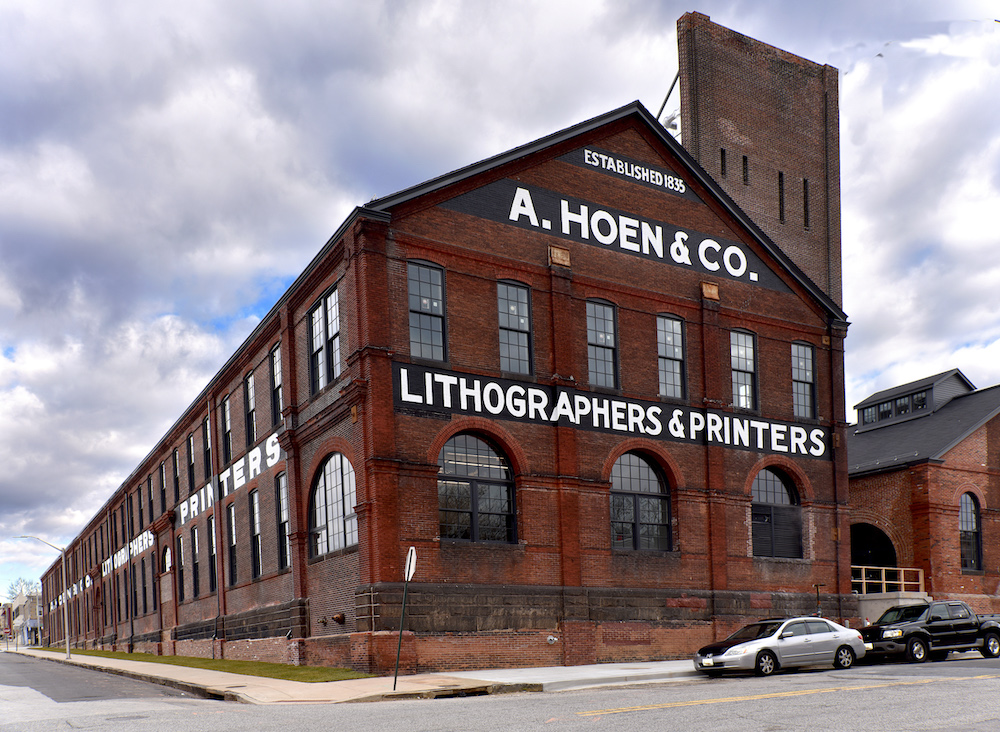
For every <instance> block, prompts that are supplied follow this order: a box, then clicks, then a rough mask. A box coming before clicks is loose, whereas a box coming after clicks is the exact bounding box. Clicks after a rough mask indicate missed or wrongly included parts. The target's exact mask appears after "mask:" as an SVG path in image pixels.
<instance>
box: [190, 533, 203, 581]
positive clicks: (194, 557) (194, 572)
mask: <svg viewBox="0 0 1000 732" xmlns="http://www.w3.org/2000/svg"><path fill="white" fill-rule="evenodd" d="M198 550H199V546H198V527H197V526H192V527H191V596H192V597H198V595H199V594H200V593H201V582H200V579H199V578H200V576H201V573H200V572H199V570H198V568H199V566H200V565H199V563H198Z"/></svg>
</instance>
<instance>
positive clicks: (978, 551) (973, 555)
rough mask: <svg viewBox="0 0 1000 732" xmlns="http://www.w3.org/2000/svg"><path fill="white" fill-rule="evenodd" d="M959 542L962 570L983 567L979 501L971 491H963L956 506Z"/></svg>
mask: <svg viewBox="0 0 1000 732" xmlns="http://www.w3.org/2000/svg"><path fill="white" fill-rule="evenodd" d="M958 529H959V544H960V547H961V554H962V570H963V571H965V570H980V569H982V568H983V551H982V535H981V533H980V528H979V502H978V501H977V500H976V497H975V496H973V495H972V494H971V493H963V494H962V498H961V499H960V502H959V507H958Z"/></svg>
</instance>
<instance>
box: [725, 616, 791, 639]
mask: <svg viewBox="0 0 1000 732" xmlns="http://www.w3.org/2000/svg"><path fill="white" fill-rule="evenodd" d="M780 627H781V622H780V621H777V622H763V623H752V624H751V625H748V626H746V627H745V628H740V629H739V630H737V631H736V632H735V633H733V634H732V635H731V636H729V637H728V638H727V639H726V640H731V641H742V642H746V641H752V640H757V639H758V638H767V637H768V636H769V635H774V634H775V632H776V631H777V630H778V628H780Z"/></svg>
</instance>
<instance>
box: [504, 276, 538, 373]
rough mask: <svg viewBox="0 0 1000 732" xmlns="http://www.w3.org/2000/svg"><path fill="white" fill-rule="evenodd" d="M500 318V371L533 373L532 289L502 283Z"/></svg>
mask: <svg viewBox="0 0 1000 732" xmlns="http://www.w3.org/2000/svg"><path fill="white" fill-rule="evenodd" d="M497 315H498V317H499V321H500V370H501V371H507V372H509V373H512V374H530V373H531V305H530V302H529V300H528V288H527V287H524V286H523V285H516V284H513V283H510V282H498V283H497Z"/></svg>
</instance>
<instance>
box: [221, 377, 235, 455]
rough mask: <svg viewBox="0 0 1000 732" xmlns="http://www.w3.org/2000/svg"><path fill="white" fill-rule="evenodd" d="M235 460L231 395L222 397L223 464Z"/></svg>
mask: <svg viewBox="0 0 1000 732" xmlns="http://www.w3.org/2000/svg"><path fill="white" fill-rule="evenodd" d="M232 460H233V413H232V411H231V409H230V406H229V395H228V394H227V395H226V396H225V397H223V399H222V464H223V465H228V464H229V463H231V462H232Z"/></svg>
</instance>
